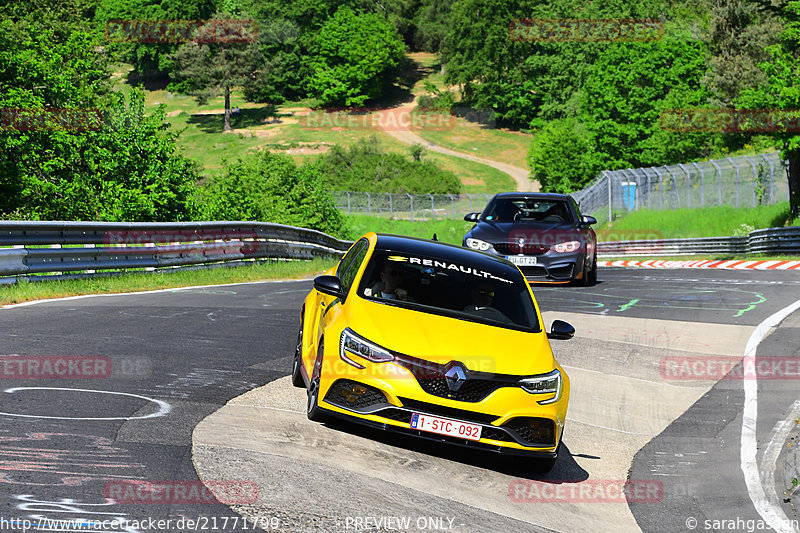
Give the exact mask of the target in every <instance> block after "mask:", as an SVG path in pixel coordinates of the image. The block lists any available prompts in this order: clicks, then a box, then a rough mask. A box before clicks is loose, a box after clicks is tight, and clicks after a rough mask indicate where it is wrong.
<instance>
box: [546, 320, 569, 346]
mask: <svg viewBox="0 0 800 533" xmlns="http://www.w3.org/2000/svg"><path fill="white" fill-rule="evenodd" d="M574 335H575V328H573V327H572V325H571V324H569V323H567V322H564V321H563V320H553V326H552V327H551V328H550V333H548V334H547V338H548V339H557V340H562V341H566V340H569V339H571V338H572V337H573V336H574Z"/></svg>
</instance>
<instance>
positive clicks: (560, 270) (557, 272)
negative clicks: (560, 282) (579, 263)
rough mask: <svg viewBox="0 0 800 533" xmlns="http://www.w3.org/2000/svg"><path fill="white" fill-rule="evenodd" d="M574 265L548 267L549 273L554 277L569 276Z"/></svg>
mask: <svg viewBox="0 0 800 533" xmlns="http://www.w3.org/2000/svg"><path fill="white" fill-rule="evenodd" d="M574 266H575V265H572V264H570V265H563V266H557V267H550V275H551V276H553V277H555V278H571V277H572V269H573V267H574Z"/></svg>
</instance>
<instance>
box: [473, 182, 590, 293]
mask: <svg viewBox="0 0 800 533" xmlns="http://www.w3.org/2000/svg"><path fill="white" fill-rule="evenodd" d="M464 220H466V221H468V222H475V226H474V227H473V228H472V229H471V230H469V231H468V232H467V234H466V235H464V242H463V245H464V246H466V247H468V248H472V249H474V250H480V251H483V252H487V253H491V254H496V255H501V256H503V257H505V258H506V259H508V260H509V261H511V262H512V263H514V264H515V265H517V266H518V267H519V268H520V270H522V273H523V274H524V275H525V278H526V279H527V280H528V281H529V282H531V283H534V282H535V283H541V282H544V283H568V282H570V281H573V282H575V283H578V284H580V285H589V284H592V283H594V282H595V281H597V236H596V235H595V233H594V230H593V229H592V227H591V225H592V224H596V223H597V220H596V219H595V218H594V217H591V216H588V215H582V214H581V212H580V209H579V207H578V204H577V203H576V202H575V200H574V199H573V198H572V197H571V196H568V195H565V194H554V193H522V192H520V193H517V192H513V193H501V194H497V195H495V197H494V198H492V199H491V200H490V201H489V203H488V204H486V208H485V209H484V210H483V212H481V213H469V214H467V215H466V216H465V217H464Z"/></svg>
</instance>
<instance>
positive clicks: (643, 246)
mask: <svg viewBox="0 0 800 533" xmlns="http://www.w3.org/2000/svg"><path fill="white" fill-rule="evenodd" d="M755 253H769V254H800V226H793V227H789V228H769V229H760V230H755V231H751V232H750V233H749V234H748V235H745V236H741V237H707V238H698V239H658V240H640V241H607V242H598V243H597V254H598V256H603V257H625V256H628V257H630V256H643V255H646V256H676V255H698V254H738V255H747V254H755Z"/></svg>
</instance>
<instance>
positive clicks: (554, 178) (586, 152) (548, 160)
mask: <svg viewBox="0 0 800 533" xmlns="http://www.w3.org/2000/svg"><path fill="white" fill-rule="evenodd" d="M592 154H593V152H592V142H591V138H590V136H589V134H588V133H587V131H586V129H585V128H584V127H583V125H582V124H581V123H579V122H578V121H577V120H575V119H561V120H555V121H553V122H550V123H549V124H547V125H546V126H545V127H544V128H543V129H542V130H541V131H540V132H539V133H538V134H537V135H536V137H534V139H533V142H531V147H530V150H529V151H528V166H529V167H530V169H531V174H532V176H533V178H535V179H536V180H538V181H539V183H540V184H541V186H542V191H544V192H559V193H570V192H573V191H577V190H579V189H582V188H583V187H584V186H586V185H588V184H589V182H590V181H591V180H592V178H594V176H595V175H596V174H597V173H598V172H599V171H600V170H601V166H600V162H599V161H597V160H596V159H595V158H593V156H592Z"/></svg>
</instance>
